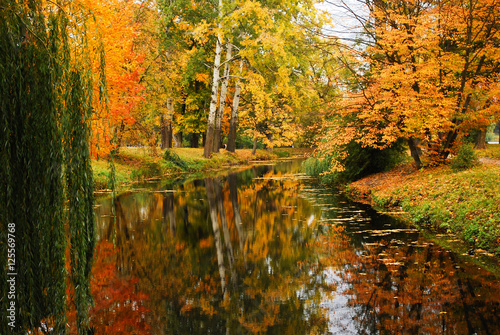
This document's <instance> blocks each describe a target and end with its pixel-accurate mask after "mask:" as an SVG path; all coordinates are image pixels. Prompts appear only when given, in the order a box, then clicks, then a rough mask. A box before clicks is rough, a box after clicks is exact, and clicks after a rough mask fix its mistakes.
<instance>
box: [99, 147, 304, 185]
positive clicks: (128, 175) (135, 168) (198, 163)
mask: <svg viewBox="0 0 500 335" xmlns="http://www.w3.org/2000/svg"><path fill="white" fill-rule="evenodd" d="M308 152H309V150H308V149H298V148H277V149H275V150H274V152H273V153H271V152H268V151H266V150H257V152H256V154H255V155H252V150H251V149H237V150H236V152H235V153H231V152H229V151H226V150H220V152H219V153H217V154H213V155H212V158H210V159H207V158H205V157H203V148H172V149H169V150H168V151H167V150H161V149H159V148H157V149H156V150H152V149H151V148H148V147H122V148H120V150H119V151H118V154H117V155H116V156H115V157H114V167H115V176H116V185H117V187H118V188H119V189H120V188H124V187H127V186H128V185H130V184H133V183H136V182H140V181H144V180H148V179H152V178H163V179H169V178H177V177H179V176H181V175H183V174H196V173H200V172H209V171H214V172H215V171H217V170H224V169H229V168H234V167H239V166H244V165H248V164H249V163H250V162H254V161H272V160H276V159H279V158H285V157H298V156H303V155H305V154H307V153H308ZM92 170H93V174H94V183H95V190H96V191H102V190H107V189H110V185H109V179H110V178H109V175H110V161H109V158H108V159H99V160H95V159H93V160H92Z"/></svg>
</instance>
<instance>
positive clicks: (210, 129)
mask: <svg viewBox="0 0 500 335" xmlns="http://www.w3.org/2000/svg"><path fill="white" fill-rule="evenodd" d="M219 17H222V0H219ZM221 38H222V36H221V34H220V33H218V34H217V43H216V46H215V59H214V66H213V78H212V94H211V99H210V109H209V112H208V121H207V137H206V140H205V148H204V150H203V156H204V157H205V158H209V157H210V155H211V154H212V152H213V146H214V133H215V113H216V111H217V93H218V92H219V67H220V54H221V51H222V45H221V43H222V41H221Z"/></svg>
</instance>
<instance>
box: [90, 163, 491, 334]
mask: <svg viewBox="0 0 500 335" xmlns="http://www.w3.org/2000/svg"><path fill="white" fill-rule="evenodd" d="M299 166H300V162H299V161H289V162H282V163H279V164H276V165H262V166H255V167H253V168H251V169H248V170H245V171H243V172H239V173H237V174H229V175H227V176H222V177H218V178H205V179H200V180H194V181H175V182H160V183H157V184H152V185H151V186H150V187H149V188H148V190H145V191H142V192H131V193H128V194H123V195H121V196H119V197H118V198H117V199H116V201H115V202H114V206H112V205H113V204H112V202H111V200H110V199H105V198H103V199H101V200H100V201H98V207H97V208H96V212H97V215H98V240H99V241H98V249H97V255H98V257H97V262H96V265H95V267H94V281H93V291H94V298H95V307H94V310H93V311H92V315H93V316H92V320H91V322H92V324H94V325H96V326H97V328H98V329H97V330H98V333H103V332H106V333H108V334H118V333H120V332H121V333H124V334H131V333H136V334H254V333H256V334H500V317H499V315H500V287H499V286H500V285H499V284H498V283H499V282H498V278H495V277H494V276H493V275H492V274H489V273H488V272H486V271H485V270H482V269H481V268H478V267H477V266H475V265H472V264H469V263H467V259H464V258H463V257H462V256H460V255H457V254H454V253H452V252H448V251H445V250H443V249H442V248H440V247H438V246H436V245H434V244H433V243H432V242H430V241H428V240H426V239H425V238H424V237H423V236H422V235H421V234H420V233H419V232H418V231H416V230H415V229H411V228H409V227H407V226H405V225H403V224H402V223H400V222H398V221H397V220H395V219H392V218H390V217H388V216H384V215H381V214H378V213H376V212H375V211H373V210H371V209H370V208H369V207H367V206H364V205H361V204H356V203H352V202H350V201H348V200H347V199H345V198H344V197H343V196H342V195H340V194H338V193H337V192H336V191H334V190H332V189H324V188H321V187H318V186H317V185H315V184H314V183H313V182H312V181H311V180H309V179H308V178H306V177H305V176H304V175H302V174H300V173H299V172H300V170H299Z"/></svg>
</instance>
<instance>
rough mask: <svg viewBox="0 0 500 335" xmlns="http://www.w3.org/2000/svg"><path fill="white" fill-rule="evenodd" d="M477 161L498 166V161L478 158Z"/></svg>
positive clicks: (499, 161) (499, 160)
mask: <svg viewBox="0 0 500 335" xmlns="http://www.w3.org/2000/svg"><path fill="white" fill-rule="evenodd" d="M479 161H480V162H481V163H483V164H495V165H500V159H495V158H487V157H479Z"/></svg>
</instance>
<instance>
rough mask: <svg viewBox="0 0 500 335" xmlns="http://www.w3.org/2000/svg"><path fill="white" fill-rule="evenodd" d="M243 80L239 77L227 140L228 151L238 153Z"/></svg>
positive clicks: (241, 67) (241, 61)
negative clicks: (237, 140)
mask: <svg viewBox="0 0 500 335" xmlns="http://www.w3.org/2000/svg"><path fill="white" fill-rule="evenodd" d="M242 72H243V59H242V60H240V74H239V75H240V76H241V73H242ZM240 93H241V80H240V78H239V77H238V79H237V81H236V87H235V89H234V97H233V109H232V111H231V121H229V136H228V139H227V150H228V151H231V152H235V151H236V128H237V125H238V109H239V106H240Z"/></svg>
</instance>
